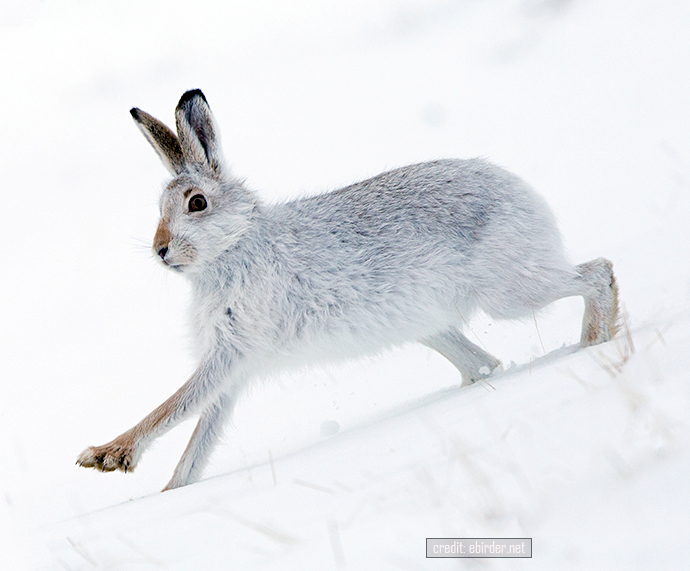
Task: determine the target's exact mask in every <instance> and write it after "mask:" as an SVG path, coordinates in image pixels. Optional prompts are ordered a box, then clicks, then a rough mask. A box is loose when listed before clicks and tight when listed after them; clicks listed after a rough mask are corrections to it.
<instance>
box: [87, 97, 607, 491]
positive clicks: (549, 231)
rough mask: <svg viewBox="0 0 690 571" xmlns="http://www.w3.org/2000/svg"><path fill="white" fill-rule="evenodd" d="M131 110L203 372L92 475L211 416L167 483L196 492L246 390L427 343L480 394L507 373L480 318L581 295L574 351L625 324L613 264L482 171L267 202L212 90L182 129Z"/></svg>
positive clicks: (526, 195) (523, 187) (95, 459)
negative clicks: (481, 332)
mask: <svg viewBox="0 0 690 571" xmlns="http://www.w3.org/2000/svg"><path fill="white" fill-rule="evenodd" d="M131 115H132V117H133V118H134V121H135V123H136V125H137V126H138V127H139V129H140V130H141V132H142V133H143V134H144V137H146V139H147V141H148V142H149V143H150V144H151V146H152V147H153V148H154V150H155V151H156V153H158V155H159V157H160V158H161V160H162V161H163V164H164V165H165V167H166V168H167V169H168V170H169V171H170V174H171V175H172V176H173V178H172V180H171V181H170V182H169V183H168V185H167V186H166V188H165V190H164V192H163V195H162V197H161V200H160V213H161V217H160V222H159V224H158V229H157V231H156V234H155V237H154V240H153V251H154V253H155V256H156V258H158V259H159V261H160V262H161V263H162V264H163V265H165V266H166V267H168V268H170V269H172V270H174V271H176V272H178V273H181V274H183V275H184V276H186V277H187V278H188V279H189V280H190V282H191V286H192V292H193V296H192V299H193V302H192V314H193V323H194V333H195V338H196V342H197V344H198V350H199V354H200V362H199V365H198V368H197V369H196V370H195V372H194V373H193V374H192V376H191V378H190V379H189V380H188V381H187V382H186V383H184V384H183V385H182V387H181V388H180V389H179V390H178V391H177V392H176V393H175V394H173V395H172V396H171V397H170V398H169V399H168V400H167V401H165V402H164V403H163V404H162V405H160V406H159V407H158V408H157V409H155V410H154V411H153V412H152V413H151V414H149V415H148V416H147V417H146V418H144V419H143V420H142V421H141V422H140V423H139V424H137V425H136V426H134V427H133V428H131V429H130V430H128V431H126V432H125V433H123V434H122V435H120V436H118V437H117V438H115V439H114V440H113V441H111V442H109V443H108V444H105V445H103V446H96V447H90V448H88V449H86V450H85V451H84V452H83V453H82V454H81V455H80V456H79V458H78V460H77V463H78V464H79V465H81V466H85V467H93V468H98V469H100V470H103V471H112V470H123V471H125V472H127V471H129V470H132V469H134V467H135V466H136V465H137V462H138V461H139V458H140V457H141V455H142V453H143V452H144V450H145V449H146V447H147V446H148V445H149V444H150V443H151V442H152V441H153V440H154V439H155V438H157V437H159V436H161V435H162V434H164V433H165V432H167V431H168V430H170V429H171V428H173V427H174V426H175V425H176V424H177V423H179V422H180V421H182V420H183V419H185V418H187V417H189V416H190V415H192V414H194V413H200V418H199V421H198V425H197V426H196V429H195V430H194V433H193V435H192V437H191V440H190V442H189V445H188V446H187V449H186V450H185V452H184V454H183V455H182V458H181V459H180V461H179V463H178V465H177V467H176V468H175V472H174V474H173V476H172V479H171V480H170V482H169V483H168V484H167V486H166V487H165V489H166V490H169V489H172V488H177V487H180V486H184V485H187V484H190V483H192V482H195V481H197V480H198V479H200V477H201V474H202V470H203V469H204V466H205V464H206V462H207V460H208V458H209V454H210V451H211V449H212V447H213V446H214V444H215V443H216V441H217V440H218V438H219V435H220V433H221V429H222V425H223V423H224V421H225V420H226V419H227V418H228V416H229V415H230V414H231V413H232V410H233V407H234V405H235V403H236V401H237V398H238V395H239V394H240V393H241V391H242V390H243V388H244V387H246V386H247V385H248V384H249V383H251V382H252V381H253V380H254V379H256V378H257V377H261V376H266V375H268V374H270V373H272V372H275V371H278V370H281V369H285V368H290V367H299V366H303V365H305V364H308V363H318V362H320V361H333V360H336V359H344V358H351V357H355V356H361V355H365V354H372V353H376V352H380V351H381V350H384V349H386V348H390V347H394V346H399V345H401V344H404V343H407V342H421V343H423V344H424V345H426V346H428V347H431V348H432V349H434V350H436V351H438V352H439V353H440V354H441V355H443V356H444V357H446V358H447V359H448V360H449V361H450V362H451V363H452V364H453V365H454V366H455V367H456V368H457V369H458V371H459V372H460V374H461V375H462V382H463V384H469V383H472V382H473V381H476V380H478V379H482V378H484V377H487V376H489V375H490V374H491V373H492V372H493V371H494V369H496V367H498V366H499V364H500V363H499V361H498V360H497V359H496V358H494V357H493V356H492V355H490V354H488V353H487V352H486V351H484V350H483V349H480V348H479V347H477V346H476V345H474V344H473V343H471V342H470V341H469V339H467V337H465V335H463V333H462V328H463V324H464V323H465V321H466V320H467V319H469V317H470V316H471V315H472V313H473V312H474V311H475V310H477V309H481V310H483V311H484V312H486V313H487V314H488V315H489V316H491V317H493V318H499V319H500V318H503V319H511V318H519V317H523V316H528V315H531V314H532V312H533V311H534V310H535V309H539V308H542V307H544V306H546V305H547V304H549V303H551V302H553V301H555V300H557V299H560V298H563V297H568V296H582V297H583V298H584V300H585V314H584V320H583V328H582V337H581V346H583V347H586V346H589V345H594V344H596V343H602V342H604V341H608V340H609V339H610V338H611V337H612V336H613V335H615V334H616V332H617V330H618V288H617V286H616V281H615V279H614V276H613V272H612V265H611V262H609V261H608V260H605V259H603V258H599V259H596V260H593V261H591V262H587V263H585V264H581V265H579V266H573V265H572V264H571V263H570V262H569V261H568V260H567V259H566V256H565V254H564V251H563V246H562V243H561V237H560V234H559V231H558V229H557V226H556V223H555V219H554V217H553V215H552V213H551V211H550V210H549V207H548V206H547V204H546V203H545V201H544V200H543V199H542V198H541V197H539V196H538V195H537V194H536V193H535V192H534V191H533V190H532V189H531V188H530V187H529V186H528V185H527V184H525V183H524V182H523V181H521V180H520V179H519V178H518V177H516V176H515V175H513V174H511V173H509V172H507V171H505V170H503V169H501V168H499V167H497V166H494V165H492V164H490V163H488V162H486V161H484V160H480V159H470V160H454V159H453V160H437V161H432V162H425V163H420V164H415V165H410V166H406V167H402V168H398V169H395V170H392V171H390V172H386V173H383V174H380V175H378V176H376V177H374V178H371V179H369V180H366V181H363V182H359V183H356V184H353V185H351V186H348V187H346V188H342V189H339V190H335V191H333V192H329V193H326V194H320V195H316V196H311V197H307V198H300V199H298V200H294V201H290V202H285V203H279V204H272V205H268V204H264V203H263V202H262V201H261V200H260V199H259V198H258V197H257V196H256V194H255V193H254V192H252V191H251V190H250V189H248V188H247V187H246V186H245V185H244V184H243V182H242V181H241V180H239V179H238V178H236V177H235V176H233V175H232V173H231V172H230V171H229V170H228V168H227V167H226V166H225V163H224V159H223V155H222V152H221V147H220V139H219V134H218V129H217V127H216V123H215V121H214V118H213V116H212V114H211V110H210V108H209V106H208V103H207V101H206V98H205V97H204V95H203V93H202V92H201V91H199V90H193V91H188V92H186V93H185V94H184V95H183V96H182V98H181V99H180V102H179V104H178V105H177V109H176V111H175V120H176V125H177V135H175V133H173V132H172V131H171V130H170V129H169V128H168V127H166V126H165V125H164V124H163V123H161V122H160V121H158V120H157V119H155V118H153V117H152V116H151V115H148V114H147V113H144V112H143V111H140V110H139V109H136V108H134V109H132V110H131Z"/></svg>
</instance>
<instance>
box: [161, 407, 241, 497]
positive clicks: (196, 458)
mask: <svg viewBox="0 0 690 571" xmlns="http://www.w3.org/2000/svg"><path fill="white" fill-rule="evenodd" d="M234 405H235V398H234V397H232V396H230V395H228V394H222V395H221V396H220V397H219V398H218V399H217V400H216V401H215V402H213V404H211V405H209V406H208V407H207V408H206V409H205V410H204V411H203V412H202V413H201V416H200V417H199V422H198V423H197V425H196V428H195V429H194V433H193V434H192V437H191V439H190V440H189V444H187V448H186V450H185V451H184V454H183V455H182V458H180V461H179V462H178V463H177V467H176V468H175V473H174V474H173V476H172V478H171V479H170V481H169V482H168V484H167V485H166V486H165V488H163V491H166V490H172V489H174V488H180V487H182V486H186V485H187V484H192V483H194V482H196V481H198V480H199V479H200V478H201V473H202V472H203V470H204V468H205V467H206V464H207V463H208V460H209V456H210V454H211V450H212V449H213V447H214V446H215V444H216V442H218V440H219V438H220V437H221V434H222V432H223V424H224V422H225V420H226V419H227V418H228V416H230V413H231V412H232V410H233V408H234Z"/></svg>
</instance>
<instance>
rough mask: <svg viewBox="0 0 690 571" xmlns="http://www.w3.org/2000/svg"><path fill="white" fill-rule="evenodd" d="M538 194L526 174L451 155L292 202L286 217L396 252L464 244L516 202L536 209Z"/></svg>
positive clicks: (301, 229) (307, 233)
mask: <svg viewBox="0 0 690 571" xmlns="http://www.w3.org/2000/svg"><path fill="white" fill-rule="evenodd" d="M535 200H538V199H535V196H534V193H533V192H532V191H531V190H530V189H529V187H527V186H526V185H525V184H524V183H522V181H521V180H520V179H519V178H517V177H516V176H514V175H512V174H511V173H509V172H507V171H505V170H503V169H501V168H499V167H496V166H494V165H492V164H490V163H488V162H486V161H484V160H481V159H470V160H455V159H446V160H438V161H430V162H425V163H419V164H415V165H409V166H406V167H401V168H398V169H395V170H392V171H389V172H385V173H382V174H380V175H378V176H376V177H373V178H371V179H368V180H365V181H362V182H358V183H355V184H353V185H350V186H347V187H345V188H341V189H339V190H335V191H332V192H329V193H326V194H321V195H317V196H312V197H308V198H303V199H300V200H297V201H294V202H291V203H288V204H285V205H284V208H283V209H281V210H282V212H281V218H283V220H282V221H281V222H282V224H283V229H287V228H292V229H293V231H294V232H295V234H299V235H302V236H304V237H305V238H308V239H310V240H311V239H313V238H314V237H315V235H321V236H323V237H324V239H326V240H329V239H335V240H337V241H339V242H340V243H341V246H344V245H346V244H347V245H351V246H354V247H356V248H359V249H361V248H365V249H366V247H367V245H372V244H374V245H378V246H383V245H384V244H385V245H386V247H387V248H388V251H389V252H391V251H392V250H395V249H398V247H399V248H401V249H402V250H405V249H406V248H408V247H409V246H410V244H409V243H408V242H409V241H413V242H415V243H417V244H419V243H420V242H424V243H426V244H428V245H433V244H434V243H435V242H437V241H440V242H441V243H443V244H445V245H449V244H451V243H452V244H453V247H454V248H455V249H456V250H457V249H458V248H459V249H460V250H463V249H465V248H466V247H470V246H471V245H472V244H473V243H474V242H477V241H478V240H480V239H481V238H482V235H483V233H484V232H486V231H487V226H488V225H489V224H490V223H491V221H492V220H493V219H495V218H497V217H498V218H500V219H504V218H505V216H504V214H505V212H506V210H511V209H512V208H511V205H518V206H519V209H523V210H524V209H525V208H527V209H529V208H530V205H532V204H533V203H534V202H535ZM396 246H397V247H396Z"/></svg>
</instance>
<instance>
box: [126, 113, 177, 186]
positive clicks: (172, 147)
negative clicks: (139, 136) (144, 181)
mask: <svg viewBox="0 0 690 571" xmlns="http://www.w3.org/2000/svg"><path fill="white" fill-rule="evenodd" d="M129 112H130V113H131V114H132V117H133V118H134V122H135V123H136V124H137V127H139V130H140V131H141V132H142V133H143V134H144V137H146V140H147V141H148V142H149V143H151V146H152V147H153V149H154V150H155V151H156V153H158V156H159V157H160V158H161V161H163V165H165V168H167V169H168V170H169V171H170V173H171V174H173V175H178V174H180V173H181V172H182V171H183V170H184V155H183V154H182V147H181V146H180V141H178V140H177V137H176V136H175V133H173V132H172V131H171V130H170V129H168V127H166V126H165V125H164V124H163V123H161V122H160V121H159V120H158V119H156V118H154V117H151V115H149V114H148V113H144V112H143V111H142V110H141V109H137V108H136V107H134V108H132V109H130V111H129Z"/></svg>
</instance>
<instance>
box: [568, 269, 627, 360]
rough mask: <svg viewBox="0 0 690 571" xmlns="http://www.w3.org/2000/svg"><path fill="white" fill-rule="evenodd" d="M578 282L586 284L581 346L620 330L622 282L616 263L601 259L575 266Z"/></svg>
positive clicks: (604, 339)
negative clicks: (614, 271)
mask: <svg viewBox="0 0 690 571" xmlns="http://www.w3.org/2000/svg"><path fill="white" fill-rule="evenodd" d="M575 269H576V270H577V273H578V274H579V276H578V278H577V279H578V281H579V282H580V283H581V284H582V285H583V286H584V288H583V289H584V290H585V291H584V293H582V292H581V293H580V295H582V297H584V299H585V315H584V318H583V320H582V337H581V339H580V346H582V347H588V346H590V345H596V344H597V343H604V342H605V341H608V340H609V339H611V338H612V337H613V336H614V335H615V334H616V333H617V332H618V330H619V329H620V323H619V314H618V313H619V309H618V285H617V284H616V278H615V276H614V275H613V264H611V262H609V261H608V260H607V259H605V258H597V259H596V260H592V261H591V262H585V263H584V264H580V265H579V266H575Z"/></svg>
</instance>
